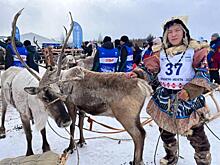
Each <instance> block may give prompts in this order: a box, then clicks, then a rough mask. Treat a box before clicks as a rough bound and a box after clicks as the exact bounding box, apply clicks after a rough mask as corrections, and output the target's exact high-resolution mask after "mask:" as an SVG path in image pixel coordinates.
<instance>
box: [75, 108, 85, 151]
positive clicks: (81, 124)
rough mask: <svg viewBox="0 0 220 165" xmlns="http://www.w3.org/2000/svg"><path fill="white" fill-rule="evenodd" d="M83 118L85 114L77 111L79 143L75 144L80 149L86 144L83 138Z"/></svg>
mask: <svg viewBox="0 0 220 165" xmlns="http://www.w3.org/2000/svg"><path fill="white" fill-rule="evenodd" d="M84 117H85V113H84V112H82V111H80V110H79V124H78V125H79V134H80V138H79V142H78V143H77V144H78V145H79V146H80V147H83V145H84V144H86V142H85V138H84V136H83V124H84Z"/></svg>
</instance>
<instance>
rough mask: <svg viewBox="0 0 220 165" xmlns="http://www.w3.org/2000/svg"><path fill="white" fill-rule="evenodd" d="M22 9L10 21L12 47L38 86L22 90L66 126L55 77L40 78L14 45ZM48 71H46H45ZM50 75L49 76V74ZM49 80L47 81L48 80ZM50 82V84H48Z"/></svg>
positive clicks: (64, 110) (67, 117) (65, 114)
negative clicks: (33, 96) (35, 97)
mask: <svg viewBox="0 0 220 165" xmlns="http://www.w3.org/2000/svg"><path fill="white" fill-rule="evenodd" d="M22 10H23V9H22ZM22 10H20V11H19V12H18V13H17V14H16V15H15V17H14V20H13V23H12V37H11V38H12V47H13V50H14V52H15V53H16V55H17V57H18V59H20V61H21V62H22V63H23V65H24V66H25V68H26V69H27V70H28V71H29V72H30V73H31V74H32V75H33V76H34V77H35V78H36V79H37V80H39V86H38V87H26V88H25V89H24V90H25V91H26V92H28V93H29V94H31V95H36V96H37V99H39V100H40V104H42V105H43V107H44V108H45V111H46V112H47V113H48V114H49V116H51V117H52V118H53V119H54V120H55V121H56V123H57V125H58V126H59V127H66V126H68V125H70V123H71V122H70V117H69V115H68V113H67V111H66V107H65V105H64V103H63V102H62V101H61V100H60V99H59V98H58V96H59V94H57V90H58V89H59V88H58V87H57V86H56V85H53V84H51V83H53V82H54V81H56V79H48V78H47V76H48V75H46V74H45V75H44V76H43V77H42V79H41V78H40V77H39V76H38V75H37V74H36V73H35V72H34V71H33V70H32V69H30V68H29V67H28V66H27V64H26V63H24V61H23V60H22V58H21V56H20V54H19V53H18V51H17V48H16V45H15V30H16V22H17V19H18V17H19V16H20V14H21V12H22ZM46 73H48V72H46ZM49 73H50V74H51V75H53V73H56V70H53V72H49ZM49 77H51V76H49ZM48 80H49V81H48ZM50 84H51V85H50Z"/></svg>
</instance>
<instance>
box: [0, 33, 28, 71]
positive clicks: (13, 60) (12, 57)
mask: <svg viewBox="0 0 220 165" xmlns="http://www.w3.org/2000/svg"><path fill="white" fill-rule="evenodd" d="M15 44H16V47H17V50H18V52H19V53H20V55H21V57H22V59H23V60H24V62H27V56H28V52H27V49H26V48H25V47H24V46H23V44H22V43H21V42H20V41H18V40H16V39H15ZM0 46H1V47H3V48H5V50H6V56H5V69H8V68H9V67H11V66H17V67H24V66H23V64H22V63H21V62H20V60H19V59H18V58H17V56H16V54H15V52H14V51H13V48H12V44H11V38H10V37H8V38H7V39H6V40H5V42H2V41H0Z"/></svg>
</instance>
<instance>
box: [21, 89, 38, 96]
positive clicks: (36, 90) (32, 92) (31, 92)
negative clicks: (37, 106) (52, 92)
mask: <svg viewBox="0 0 220 165" xmlns="http://www.w3.org/2000/svg"><path fill="white" fill-rule="evenodd" d="M24 90H25V92H27V93H28V94H30V95H36V94H37V93H39V92H40V90H39V88H38V87H25V88H24Z"/></svg>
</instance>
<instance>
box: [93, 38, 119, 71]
mask: <svg viewBox="0 0 220 165" xmlns="http://www.w3.org/2000/svg"><path fill="white" fill-rule="evenodd" d="M118 56H119V55H118V49H117V48H114V46H113V43H112V42H111V37H109V36H105V37H104V39H103V44H102V45H101V47H97V52H96V54H95V57H94V62H93V67H92V71H96V72H116V69H117V62H118Z"/></svg>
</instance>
